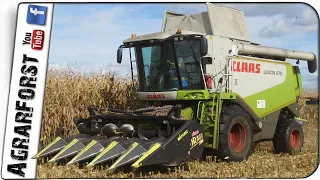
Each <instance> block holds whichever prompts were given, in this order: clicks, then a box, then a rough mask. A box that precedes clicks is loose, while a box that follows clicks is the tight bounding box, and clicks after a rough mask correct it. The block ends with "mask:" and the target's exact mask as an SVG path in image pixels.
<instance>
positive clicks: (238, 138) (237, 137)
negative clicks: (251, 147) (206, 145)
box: [229, 123, 246, 152]
mask: <svg viewBox="0 0 320 180" xmlns="http://www.w3.org/2000/svg"><path fill="white" fill-rule="evenodd" d="M229 142H230V146H231V149H232V150H233V151H235V152H241V151H242V150H243V149H244V147H245V145H246V130H245V128H244V126H243V125H242V124H241V123H235V124H234V125H233V126H232V128H231V131H230V133H229Z"/></svg>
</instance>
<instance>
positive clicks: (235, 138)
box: [217, 105, 253, 161]
mask: <svg viewBox="0 0 320 180" xmlns="http://www.w3.org/2000/svg"><path fill="white" fill-rule="evenodd" d="M252 131H253V130H252V125H251V121H250V117H249V115H248V114H247V113H246V112H245V111H244V110H243V109H242V108H240V107H239V106H236V105H230V106H227V107H224V108H223V109H222V112H221V118H220V130H219V133H220V134H219V145H218V150H217V157H218V158H219V159H221V160H226V161H243V160H246V159H247V158H248V157H249V156H250V155H251V154H252V147H253V133H252Z"/></svg>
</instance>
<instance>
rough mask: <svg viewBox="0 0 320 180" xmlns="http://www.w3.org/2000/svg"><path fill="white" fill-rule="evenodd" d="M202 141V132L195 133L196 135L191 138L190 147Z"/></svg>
mask: <svg viewBox="0 0 320 180" xmlns="http://www.w3.org/2000/svg"><path fill="white" fill-rule="evenodd" d="M202 143H203V135H202V133H200V134H197V135H196V136H194V137H192V138H191V142H190V149H192V148H194V147H195V146H197V145H200V144H202Z"/></svg>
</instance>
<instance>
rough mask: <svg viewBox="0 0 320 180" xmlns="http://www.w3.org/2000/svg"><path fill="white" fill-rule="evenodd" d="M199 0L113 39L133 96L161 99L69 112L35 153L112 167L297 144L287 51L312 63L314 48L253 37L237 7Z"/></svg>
mask: <svg viewBox="0 0 320 180" xmlns="http://www.w3.org/2000/svg"><path fill="white" fill-rule="evenodd" d="M206 5H207V9H208V11H207V12H202V13H198V14H192V15H185V14H180V13H175V12H169V11H166V12H165V15H164V21H163V26H162V30H161V32H158V33H152V34H146V35H141V36H136V35H134V34H133V35H132V37H131V38H129V39H127V40H125V41H124V42H123V45H121V46H120V47H119V49H118V52H117V61H118V63H121V61H122V49H123V48H129V50H130V51H129V52H130V54H129V55H130V62H131V67H133V63H134V62H135V63H136V66H137V82H138V83H137V84H135V85H134V86H135V88H136V89H137V92H135V96H136V98H137V99H138V100H140V101H147V102H150V103H157V105H159V104H160V106H157V107H152V108H146V109H139V110H132V111H131V110H121V109H112V108H109V109H107V111H106V112H104V113H101V111H102V110H101V109H99V108H96V107H89V108H88V109H89V112H90V117H89V118H76V119H74V123H75V125H76V126H77V128H78V130H79V132H80V134H79V135H76V136H73V137H69V138H66V139H64V138H61V137H57V138H56V139H55V140H54V141H53V142H52V143H50V144H49V145H48V146H46V147H45V148H44V149H42V150H41V151H40V152H39V153H38V154H37V155H35V156H34V158H37V159H38V158H42V157H50V158H51V159H50V160H49V162H58V161H59V162H61V161H62V160H64V161H65V160H67V164H73V163H77V162H79V163H82V164H83V163H85V164H86V165H87V167H92V166H95V165H98V164H103V163H107V162H111V163H112V165H111V166H110V167H109V169H116V168H118V167H120V166H124V165H131V166H132V167H133V168H138V167H141V166H148V165H161V166H175V165H179V164H181V163H185V162H188V161H192V160H197V159H200V158H201V157H202V156H203V153H204V149H206V150H210V151H211V152H212V153H213V154H214V155H216V156H217V157H218V158H219V159H222V160H226V161H243V160H246V159H247V158H248V157H249V156H250V155H251V154H252V151H253V143H257V142H260V141H273V146H274V149H275V151H276V152H284V153H293V152H299V151H301V149H302V146H303V140H304V134H303V130H302V125H303V122H305V120H303V119H301V118H298V117H299V105H298V103H297V102H298V100H299V96H300V94H301V93H302V78H301V74H300V71H299V67H297V66H293V65H291V63H289V62H288V61H286V59H295V60H297V61H299V60H304V61H307V63H308V69H309V72H310V73H314V72H315V71H316V69H317V60H316V57H315V55H314V54H313V53H308V52H301V51H294V50H286V49H279V48H273V47H266V46H261V45H259V44H255V43H252V42H250V38H249V35H248V31H247V27H246V23H245V18H244V14H243V12H241V11H238V10H235V9H231V8H227V7H223V6H219V5H215V4H211V3H207V4H206ZM132 49H133V50H132ZM132 51H134V53H133V54H134V55H135V56H134V57H135V60H132V59H131V57H132V56H133V54H131V52H132ZM134 77H135V75H134V71H133V68H132V79H134Z"/></svg>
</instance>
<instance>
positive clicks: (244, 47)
mask: <svg viewBox="0 0 320 180" xmlns="http://www.w3.org/2000/svg"><path fill="white" fill-rule="evenodd" d="M237 47H238V54H241V55H259V56H272V57H278V58H289V59H296V60H305V61H308V70H309V72H310V73H314V72H315V71H316V70H317V59H316V56H315V55H314V54H313V53H309V52H303V51H293V50H288V49H280V48H273V47H267V46H258V45H252V44H242V43H240V44H237Z"/></svg>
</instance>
